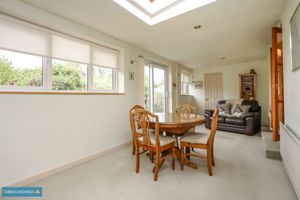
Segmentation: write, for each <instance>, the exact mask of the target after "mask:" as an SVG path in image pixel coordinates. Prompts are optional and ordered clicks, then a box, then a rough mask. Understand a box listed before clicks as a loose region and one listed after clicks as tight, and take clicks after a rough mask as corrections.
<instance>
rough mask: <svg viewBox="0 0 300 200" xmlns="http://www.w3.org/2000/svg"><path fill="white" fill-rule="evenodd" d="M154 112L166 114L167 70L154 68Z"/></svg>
mask: <svg viewBox="0 0 300 200" xmlns="http://www.w3.org/2000/svg"><path fill="white" fill-rule="evenodd" d="M153 74H154V77H153V107H154V108H153V112H155V113H163V112H165V70H163V69H158V68H153Z"/></svg>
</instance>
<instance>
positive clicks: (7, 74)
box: [0, 57, 112, 90]
mask: <svg viewBox="0 0 300 200" xmlns="http://www.w3.org/2000/svg"><path fill="white" fill-rule="evenodd" d="M52 67H53V74H52V89H53V90H85V89H86V88H87V70H86V68H84V69H83V70H81V69H82V68H81V66H80V64H75V63H68V62H55V63H54V64H53V66H52ZM42 77H43V73H42V68H41V67H39V66H36V67H35V68H32V66H30V68H25V69H18V68H15V67H14V66H13V64H12V62H11V61H10V60H9V59H7V58H5V57H0V85H5V86H9V85H10V86H30V87H41V86H42V85H43V80H42V79H43V78H42ZM94 87H95V88H96V89H112V70H109V69H108V70H107V69H103V70H102V69H100V68H99V70H98V73H97V76H96V77H94Z"/></svg>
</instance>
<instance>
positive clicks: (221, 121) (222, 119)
mask: <svg viewBox="0 0 300 200" xmlns="http://www.w3.org/2000/svg"><path fill="white" fill-rule="evenodd" d="M225 119H226V117H225V116H219V117H218V123H225ZM210 120H212V117H210Z"/></svg>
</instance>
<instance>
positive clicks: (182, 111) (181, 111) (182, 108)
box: [176, 104, 197, 118]
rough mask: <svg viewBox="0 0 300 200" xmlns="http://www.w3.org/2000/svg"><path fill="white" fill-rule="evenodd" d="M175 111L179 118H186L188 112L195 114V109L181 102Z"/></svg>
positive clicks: (188, 114)
mask: <svg viewBox="0 0 300 200" xmlns="http://www.w3.org/2000/svg"><path fill="white" fill-rule="evenodd" d="M176 113H177V114H178V115H179V116H180V117H181V118H188V117H190V114H194V115H195V116H196V115H197V109H196V108H195V107H193V106H191V105H189V104H182V105H179V106H177V107H176Z"/></svg>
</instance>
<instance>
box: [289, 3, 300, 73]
mask: <svg viewBox="0 0 300 200" xmlns="http://www.w3.org/2000/svg"><path fill="white" fill-rule="evenodd" d="M299 5H300V4H298V6H297V8H296V10H295V12H294V14H293V16H292V18H291V20H290V27H291V50H292V70H296V69H299V68H300V8H299Z"/></svg>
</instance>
